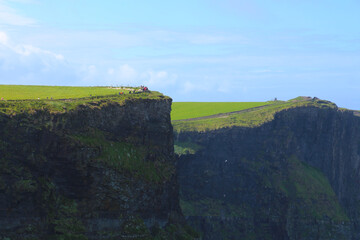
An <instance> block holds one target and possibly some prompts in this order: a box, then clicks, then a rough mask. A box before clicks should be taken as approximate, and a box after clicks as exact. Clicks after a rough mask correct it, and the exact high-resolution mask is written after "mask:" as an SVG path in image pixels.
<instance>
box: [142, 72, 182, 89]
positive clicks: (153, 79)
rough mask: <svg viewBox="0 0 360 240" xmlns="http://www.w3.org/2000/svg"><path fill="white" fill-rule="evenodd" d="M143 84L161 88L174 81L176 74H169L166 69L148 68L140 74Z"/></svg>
mask: <svg viewBox="0 0 360 240" xmlns="http://www.w3.org/2000/svg"><path fill="white" fill-rule="evenodd" d="M142 78H143V79H144V83H145V85H148V86H149V87H151V88H158V89H162V88H165V87H168V86H171V85H174V84H175V83H176V80H177V78H178V76H177V75H176V74H169V73H168V72H167V71H164V70H161V71H153V70H149V71H147V72H145V73H143V74H142Z"/></svg>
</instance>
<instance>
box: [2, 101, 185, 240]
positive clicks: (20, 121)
mask: <svg viewBox="0 0 360 240" xmlns="http://www.w3.org/2000/svg"><path fill="white" fill-rule="evenodd" d="M170 106H171V99H168V98H163V99H133V100H128V101H125V103H123V104H119V103H116V102H113V101H111V100H106V99H105V100H103V101H100V102H94V103H91V101H90V102H89V103H87V104H83V105H80V106H78V107H77V108H76V109H75V110H71V111H64V112H62V113H50V112H49V111H47V110H36V111H33V112H32V113H29V112H27V113H21V114H16V115H14V116H10V115H6V114H1V115H0V238H1V237H8V238H10V239H123V238H124V239H153V237H155V236H157V237H158V239H163V238H165V239H166V238H167V236H170V235H169V234H172V235H171V236H172V237H171V238H175V239H176V238H177V236H178V235H179V234H180V235H182V236H188V234H187V233H186V232H182V233H179V232H181V227H178V225H179V224H180V225H181V224H182V215H181V211H180V208H179V203H178V187H177V183H176V177H175V167H174V163H175V162H174V151H173V134H172V126H171V122H170Z"/></svg>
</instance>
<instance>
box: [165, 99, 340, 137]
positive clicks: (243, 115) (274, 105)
mask: <svg viewBox="0 0 360 240" xmlns="http://www.w3.org/2000/svg"><path fill="white" fill-rule="evenodd" d="M296 107H319V108H324V107H325V108H336V105H335V104H333V103H331V102H328V101H323V100H318V99H311V100H309V99H304V98H296V99H292V100H289V101H286V102H284V101H274V102H270V103H269V104H267V105H265V106H261V107H254V108H249V109H245V110H243V111H240V112H237V113H224V114H218V115H214V116H210V117H203V118H198V119H184V120H178V121H173V122H172V123H173V126H174V131H176V132H182V131H195V132H204V131H209V130H216V129H220V128H226V127H233V126H240V127H257V126H260V125H262V124H264V123H265V122H268V121H271V120H272V119H274V116H275V114H276V113H277V112H280V111H283V110H286V109H290V108H296Z"/></svg>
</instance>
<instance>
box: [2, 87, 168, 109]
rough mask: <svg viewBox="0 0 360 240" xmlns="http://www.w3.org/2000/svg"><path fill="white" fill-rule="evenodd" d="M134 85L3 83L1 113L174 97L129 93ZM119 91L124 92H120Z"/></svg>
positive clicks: (154, 93) (152, 92)
mask: <svg viewBox="0 0 360 240" xmlns="http://www.w3.org/2000/svg"><path fill="white" fill-rule="evenodd" d="M130 89H134V90H135V89H137V88H127V90H126V89H114V88H108V87H51V86H21V85H0V98H4V100H0V113H4V114H6V115H16V114H19V113H34V112H35V111H37V110H42V111H49V112H58V113H60V112H66V111H71V110H74V109H76V108H77V107H78V106H79V105H84V106H88V107H90V108H100V107H102V106H105V105H107V104H111V103H115V102H116V103H118V104H124V103H125V101H137V100H139V99H162V100H164V99H170V98H169V97H166V96H164V95H163V94H162V93H159V92H155V91H151V92H143V93H138V94H129V90H130ZM119 92H124V94H122V95H119ZM90 95H91V96H90ZM38 98H40V100H39V99H38ZM51 98H52V99H51Z"/></svg>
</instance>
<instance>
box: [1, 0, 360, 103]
mask: <svg viewBox="0 0 360 240" xmlns="http://www.w3.org/2000/svg"><path fill="white" fill-rule="evenodd" d="M359 12H360V2H359V1H351V0H344V1H334V0H327V1H325V0H318V1H310V0H302V1H301V0H287V1H285V0H267V1H266V0H253V1H243V0H222V1H220V0H206V1H205V0H198V1H196V0H193V1H188V0H182V1H164V0H163V1H160V0H152V1H145V0H106V1H92V0H76V1H74V0H61V1H60V0H51V1H49V0H0V84H43V85H79V86H94V85H101V86H103V85H148V86H149V87H150V89H155V90H158V91H161V92H163V93H164V94H167V95H169V96H171V97H172V98H173V99H174V101H266V100H270V99H272V98H274V97H277V98H278V99H283V100H287V99H290V98H294V97H297V96H303V95H305V96H316V97H319V98H323V99H328V100H331V101H334V102H335V103H337V104H338V105H339V106H341V107H347V108H352V109H360V94H359V92H360V27H359V23H360V14H358V13H359Z"/></svg>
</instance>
